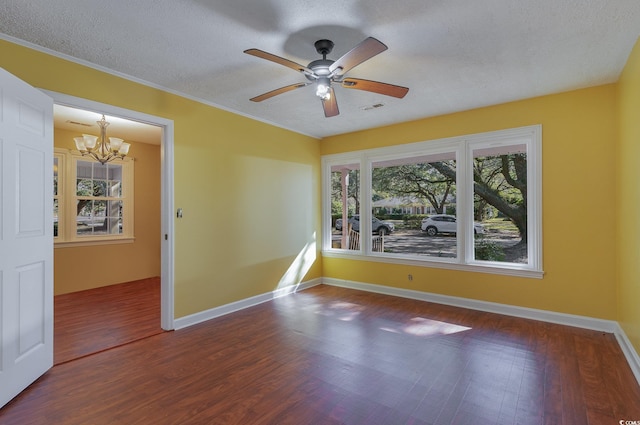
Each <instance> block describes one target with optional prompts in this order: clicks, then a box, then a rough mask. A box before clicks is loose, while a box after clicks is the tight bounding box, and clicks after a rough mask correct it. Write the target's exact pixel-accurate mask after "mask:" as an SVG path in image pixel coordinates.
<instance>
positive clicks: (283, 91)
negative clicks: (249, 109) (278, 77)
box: [249, 82, 311, 102]
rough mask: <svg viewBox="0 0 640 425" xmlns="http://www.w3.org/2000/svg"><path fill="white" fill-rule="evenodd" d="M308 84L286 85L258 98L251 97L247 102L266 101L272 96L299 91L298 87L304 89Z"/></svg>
mask: <svg viewBox="0 0 640 425" xmlns="http://www.w3.org/2000/svg"><path fill="white" fill-rule="evenodd" d="M309 84H311V83H310V82H309V83H296V84H291V85H288V86H284V87H280V88H279V89H275V90H271V91H270V92H267V93H264V94H261V95H260V96H256V97H252V98H251V99H249V100H250V101H252V102H262V101H263V100H267V99H269V98H272V97H273V96H277V95H279V94H282V93H286V92H288V91H291V90H295V89H299V88H300V87H306V86H308V85H309Z"/></svg>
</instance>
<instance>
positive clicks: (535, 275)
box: [322, 250, 544, 279]
mask: <svg viewBox="0 0 640 425" xmlns="http://www.w3.org/2000/svg"><path fill="white" fill-rule="evenodd" d="M322 256H323V257H326V258H342V259H346V260H359V261H371V262H376V263H389V264H402V265H407V266H416V267H431V268H436V269H446V270H458V271H468V272H476V273H489V274H499V275H506V276H517V277H526V278H532V279H542V278H543V277H544V271H542V270H532V269H529V268H524V267H518V265H515V264H514V265H509V266H495V263H492V264H486V265H485V264H460V263H454V262H447V261H429V260H423V259H412V258H409V257H390V256H381V255H363V254H352V253H347V252H342V251H336V250H324V251H322Z"/></svg>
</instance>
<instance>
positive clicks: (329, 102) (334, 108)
mask: <svg viewBox="0 0 640 425" xmlns="http://www.w3.org/2000/svg"><path fill="white" fill-rule="evenodd" d="M322 108H323V109H324V116H325V117H327V118H330V117H335V116H336V115H338V114H339V113H340V111H338V101H337V100H336V94H335V92H334V91H333V87H329V99H326V100H325V99H322Z"/></svg>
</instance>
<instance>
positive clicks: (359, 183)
mask: <svg viewBox="0 0 640 425" xmlns="http://www.w3.org/2000/svg"><path fill="white" fill-rule="evenodd" d="M540 157H541V127H540V126H530V127H522V128H517V129H511V130H503V131H497V132H491V133H483V134H476V135H470V136H464V137H459V138H451V139H444V140H434V141H429V142H420V143H412V144H407V145H399V146H392V147H386V148H380V149H372V150H366V151H358V152H349V153H347V154H337V155H328V156H325V157H323V172H324V180H323V182H324V192H323V197H324V201H323V204H324V210H323V211H324V217H323V220H324V223H325V229H324V240H325V243H324V246H323V252H324V254H325V255H327V256H346V257H351V258H366V259H367V260H370V261H371V260H373V261H384V262H402V263H409V264H415V265H424V266H429V267H441V268H452V269H464V270H477V271H485V272H494V273H501V274H514V275H521V276H528V277H541V276H542V265H541V258H542V255H541V246H542V240H541V239H542V238H541V211H542V209H541V183H542V178H541V163H540ZM328 188H330V190H329V189H328ZM345 220H346V221H347V223H348V225H347V226H343V225H342V224H343V223H344V222H345ZM369 223H370V224H369ZM361 235H367V237H361Z"/></svg>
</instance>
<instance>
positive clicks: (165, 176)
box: [40, 89, 175, 331]
mask: <svg viewBox="0 0 640 425" xmlns="http://www.w3.org/2000/svg"><path fill="white" fill-rule="evenodd" d="M40 90H41V91H42V92H44V93H46V94H47V95H48V96H50V97H51V98H53V103H54V104H58V105H64V106H70V107H72V108H78V109H84V110H87V111H93V112H97V113H100V114H105V115H111V116H117V117H120V118H124V119H128V120H132V121H138V122H142V123H145V124H150V125H155V126H157V127H160V128H161V129H162V136H161V141H160V163H161V165H160V174H161V177H160V179H161V195H160V204H161V206H160V209H161V218H160V221H161V229H162V242H161V258H160V264H161V276H160V281H161V283H160V288H161V289H160V298H161V301H160V309H161V312H160V325H161V326H162V329H164V330H167V331H170V330H173V329H175V323H174V322H175V319H174V279H175V276H174V255H175V252H174V250H175V244H174V222H173V210H174V178H173V177H174V167H173V120H170V119H167V118H162V117H158V116H155V115H149V114H145V113H142V112H138V111H134V110H130V109H125V108H120V107H118V106H113V105H109V104H106V103H101V102H96V101H93V100H88V99H83V98H80V97H75V96H71V95H67V94H63V93H58V92H53V91H49V90H45V89H40Z"/></svg>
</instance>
